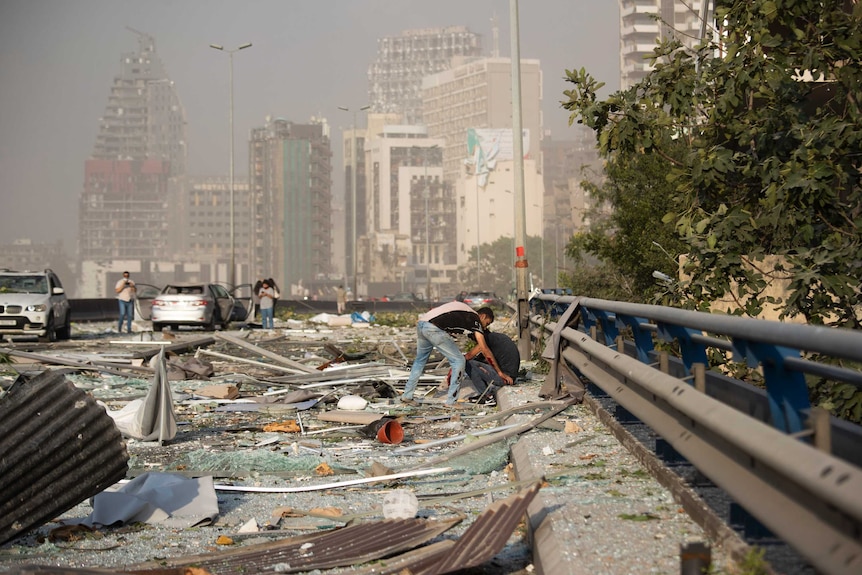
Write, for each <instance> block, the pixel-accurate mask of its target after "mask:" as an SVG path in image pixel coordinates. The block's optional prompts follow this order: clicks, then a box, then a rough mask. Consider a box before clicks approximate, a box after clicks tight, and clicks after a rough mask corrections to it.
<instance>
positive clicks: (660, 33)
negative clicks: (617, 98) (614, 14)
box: [619, 0, 708, 90]
mask: <svg viewBox="0 0 862 575" xmlns="http://www.w3.org/2000/svg"><path fill="white" fill-rule="evenodd" d="M706 1H707V0H690V1H685V2H683V1H682V0H619V2H620V89H622V90H626V89H628V88H631V87H632V86H633V85H635V84H637V83H638V82H640V81H641V80H643V79H644V78H645V77H646V76H647V74H649V73H650V71H651V70H652V66H651V65H650V62H649V60H648V57H649V56H650V55H651V54H652V53H653V50H654V49H655V47H656V42H657V41H659V40H664V39H670V38H676V39H678V40H679V41H680V42H682V43H683V44H684V45H685V46H688V47H690V48H691V47H693V46H695V45H697V44H698V42H699V40H700V36H701V33H700V30H701V18H700V13H701V10H702V8H703V4H704V2H706ZM707 21H708V20H707Z"/></svg>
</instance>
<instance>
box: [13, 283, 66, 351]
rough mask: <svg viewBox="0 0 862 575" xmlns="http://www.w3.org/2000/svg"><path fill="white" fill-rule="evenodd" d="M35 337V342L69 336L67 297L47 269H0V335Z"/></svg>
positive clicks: (61, 286) (60, 285)
mask: <svg viewBox="0 0 862 575" xmlns="http://www.w3.org/2000/svg"><path fill="white" fill-rule="evenodd" d="M3 335H6V336H12V337H14V336H35V337H38V338H39V341H54V340H57V339H69V336H70V335H71V319H70V312H69V300H68V299H67V298H66V291H65V290H64V289H63V284H61V283H60V278H58V277H57V274H55V273H54V272H53V271H51V270H44V271H39V272H17V271H12V270H7V269H3V270H0V336H3Z"/></svg>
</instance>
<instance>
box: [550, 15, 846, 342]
mask: <svg viewBox="0 0 862 575" xmlns="http://www.w3.org/2000/svg"><path fill="white" fill-rule="evenodd" d="M716 21H717V22H721V23H722V28H721V30H720V32H716V33H715V34H713V35H712V38H713V40H712V41H710V42H706V43H704V44H703V45H701V46H699V47H697V48H696V49H694V50H689V49H685V48H683V47H681V46H680V45H679V44H677V43H672V42H669V43H664V44H662V45H660V46H659V47H658V48H657V49H656V50H655V54H654V70H653V71H652V72H651V73H650V74H649V75H648V76H647V77H646V78H645V79H644V80H643V81H642V82H640V83H639V84H638V85H636V86H634V87H632V88H630V89H628V90H625V91H620V92H617V93H615V94H612V95H611V96H609V97H608V98H607V99H605V100H601V101H600V100H599V99H598V98H597V96H596V90H598V89H599V88H600V87H601V84H600V83H598V82H597V81H596V80H595V79H594V78H593V77H591V76H590V75H589V74H587V73H586V72H585V71H584V70H583V69H582V70H580V71H567V80H568V81H569V82H570V83H571V84H573V85H574V87H573V88H572V89H571V90H567V91H566V92H565V96H566V97H567V98H568V100H567V101H565V102H564V103H563V106H564V107H565V108H566V109H568V110H570V111H571V112H572V115H571V117H570V122H574V121H576V120H577V121H580V122H583V123H584V124H586V125H588V126H589V127H591V128H593V129H594V130H595V131H596V134H597V137H598V141H599V146H600V149H601V152H602V153H603V154H604V155H605V156H606V157H608V158H614V157H615V158H617V160H618V161H629V160H627V159H626V157H627V156H630V157H635V156H638V155H646V156H657V157H659V158H662V159H663V160H664V161H665V162H666V166H667V168H668V174H667V177H668V181H669V182H670V183H672V184H673V186H674V191H675V193H674V200H673V202H672V205H671V206H670V208H671V209H670V211H669V213H668V215H667V216H665V219H664V221H665V222H667V223H669V224H672V225H674V226H675V228H676V230H677V232H678V233H679V235H680V237H681V238H682V239H683V241H684V242H685V244H686V251H687V252H688V258H687V265H686V268H685V269H686V272H687V273H688V274H689V277H690V281H688V282H687V284H686V285H685V288H686V290H687V295H688V296H689V297H691V298H692V299H693V301H694V302H695V303H696V304H697V305H701V304H704V303H708V302H713V301H716V300H718V299H720V298H724V297H727V296H733V297H736V298H738V301H739V302H740V304H741V305H742V306H743V309H744V311H745V312H746V313H752V314H753V313H758V312H759V311H760V310H761V309H762V307H763V305H764V304H765V303H767V302H769V301H770V299H769V298H768V297H767V296H766V295H765V292H764V288H765V286H766V283H767V279H769V277H771V276H776V277H781V278H784V279H786V280H787V281H788V282H789V284H788V285H789V287H788V290H787V296H786V297H785V298H784V299H783V300H779V301H777V302H776V303H777V304H778V305H779V309H781V310H782V313H783V314H784V315H785V316H796V315H802V316H803V317H804V318H805V319H806V320H807V321H808V322H810V323H829V324H832V325H838V326H846V327H859V326H860V322H862V307H860V306H859V303H858V302H859V296H860V285H862V256H860V254H862V193H860V168H862V145H860V144H862V109H860V103H859V99H858V98H859V95H860V94H862V67H860V60H862V5H860V4H858V3H854V4H851V3H848V2H845V1H843V0H795V1H793V2H790V1H786V2H779V1H776V0H716ZM770 256H774V257H775V258H776V260H775V261H777V262H778V265H777V266H774V267H773V269H767V267H764V262H765V261H767V260H768V258H769V257H770Z"/></svg>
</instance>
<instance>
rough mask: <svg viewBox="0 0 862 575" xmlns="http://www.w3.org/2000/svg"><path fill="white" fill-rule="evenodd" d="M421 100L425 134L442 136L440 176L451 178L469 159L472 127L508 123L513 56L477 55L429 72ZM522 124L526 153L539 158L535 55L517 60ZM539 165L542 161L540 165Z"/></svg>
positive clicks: (539, 115)
mask: <svg viewBox="0 0 862 575" xmlns="http://www.w3.org/2000/svg"><path fill="white" fill-rule="evenodd" d="M422 105H423V117H424V119H425V125H427V126H428V133H429V134H430V135H431V136H432V137H435V138H442V139H443V140H444V141H445V142H446V143H445V150H444V153H443V177H444V178H445V179H446V180H447V181H449V182H454V181H455V180H456V179H458V177H459V176H460V175H461V173H462V171H463V167H462V166H463V163H464V160H466V159H467V157H468V155H467V131H468V130H469V129H471V128H474V129H475V128H510V129H511V128H512V61H511V59H510V58H480V59H474V60H471V61H469V62H465V63H463V64H460V65H457V66H454V67H453V68H452V69H450V70H446V71H444V72H440V73H438V74H433V75H431V76H427V77H426V78H425V79H424V80H423V82H422ZM521 114H522V126H523V128H524V129H525V130H526V131H527V133H528V140H527V141H526V142H525V148H524V155H525V157H527V158H531V157H532V158H538V157H539V152H540V141H541V137H542V133H543V131H542V70H541V66H540V63H539V61H538V60H523V59H522V60H521ZM540 166H541V164H540Z"/></svg>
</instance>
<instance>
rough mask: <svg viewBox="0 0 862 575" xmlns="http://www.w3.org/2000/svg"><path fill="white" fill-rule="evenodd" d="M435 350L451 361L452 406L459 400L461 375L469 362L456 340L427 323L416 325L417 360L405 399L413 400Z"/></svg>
mask: <svg viewBox="0 0 862 575" xmlns="http://www.w3.org/2000/svg"><path fill="white" fill-rule="evenodd" d="M435 348H436V349H437V351H439V352H440V353H442V354H443V357H445V358H446V359H448V360H449V365H450V366H452V373H451V375H450V376H449V393H448V394H447V396H446V404H447V405H452V404H453V403H455V400H456V399H458V387H459V385H460V384H459V380H460V378H461V374H462V373H464V365H465V364H466V363H467V362H466V360H465V359H464V356H463V355H462V354H461V350H460V349H458V344H456V343H455V340H453V339H452V338H451V337H449V334H447V333H446V332H445V331H443V330H442V329H440V328H439V327H437V326H436V325H434V324H433V323H431V322H427V321H420V322H419V323H418V324H416V359H415V360H414V361H413V367H411V368H410V377H408V378H407V385H405V386H404V399H413V392H414V391H415V390H416V384H417V383H419V377H420V376H421V375H422V372H423V371H424V370H425V364H426V363H428V358H429V357H431V352H432V351H433V350H434V349H435Z"/></svg>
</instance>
